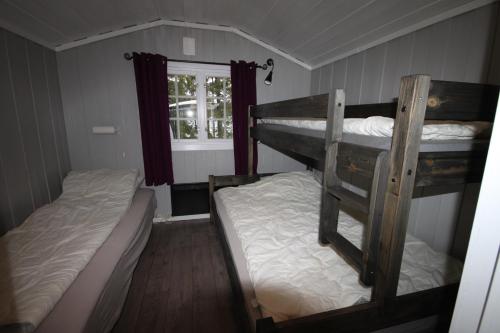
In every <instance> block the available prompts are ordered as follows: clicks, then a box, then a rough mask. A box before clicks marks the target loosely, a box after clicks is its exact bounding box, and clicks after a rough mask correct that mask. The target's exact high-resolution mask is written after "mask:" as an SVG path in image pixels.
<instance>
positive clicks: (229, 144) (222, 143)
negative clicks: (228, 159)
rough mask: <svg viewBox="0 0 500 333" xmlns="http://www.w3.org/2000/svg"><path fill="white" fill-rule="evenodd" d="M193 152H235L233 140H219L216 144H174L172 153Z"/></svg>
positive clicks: (181, 142)
mask: <svg viewBox="0 0 500 333" xmlns="http://www.w3.org/2000/svg"><path fill="white" fill-rule="evenodd" d="M192 150H233V140H217V141H216V142H199V141H195V142H186V141H177V142H175V141H173V142H172V151H192Z"/></svg>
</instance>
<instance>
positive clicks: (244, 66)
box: [231, 61, 257, 175]
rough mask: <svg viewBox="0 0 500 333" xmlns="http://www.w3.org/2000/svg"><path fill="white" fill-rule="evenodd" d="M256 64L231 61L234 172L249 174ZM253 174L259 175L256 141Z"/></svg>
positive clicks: (255, 142)
mask: <svg viewBox="0 0 500 333" xmlns="http://www.w3.org/2000/svg"><path fill="white" fill-rule="evenodd" d="M256 68H257V67H256V64H255V63H254V62H251V63H246V62H244V61H239V62H236V61H231V86H232V102H233V146H234V172H235V174H236V175H246V174H248V106H249V105H255V104H256V103H257V88H256V83H255V74H256ZM254 147H255V149H254V151H253V172H254V174H255V173H257V141H256V140H254Z"/></svg>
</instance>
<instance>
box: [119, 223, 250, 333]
mask: <svg viewBox="0 0 500 333" xmlns="http://www.w3.org/2000/svg"><path fill="white" fill-rule="evenodd" d="M235 308H236V307H235V305H234V300H233V294H232V291H231V285H230V282H229V276H228V273H227V269H226V265H225V262H224V256H223V252H222V248H221V244H220V242H219V240H218V239H217V234H216V231H215V227H214V226H213V225H212V224H210V223H209V222H208V221H206V220H203V221H200V220H197V221H182V222H176V223H172V224H165V223H161V224H154V225H153V231H152V233H151V237H150V239H149V242H148V244H147V246H146V248H145V250H144V252H143V253H142V255H141V258H140V260H139V263H138V265H137V268H136V270H135V272H134V276H133V279H132V284H131V286H130V290H129V293H128V296H127V300H126V303H125V306H124V309H123V311H122V314H121V317H120V319H119V320H118V322H117V324H116V326H115V328H114V329H113V333H121V332H148V333H153V332H176V333H191V332H193V333H195V332H220V333H224V332H231V333H232V332H239V331H241V330H240V329H239V324H238V320H237V315H236V313H235V310H234V309H235Z"/></svg>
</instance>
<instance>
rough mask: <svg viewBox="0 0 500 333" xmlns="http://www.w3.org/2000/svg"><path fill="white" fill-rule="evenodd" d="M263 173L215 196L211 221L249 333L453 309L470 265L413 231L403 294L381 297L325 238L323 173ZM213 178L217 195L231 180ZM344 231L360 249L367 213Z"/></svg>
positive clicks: (342, 325)
mask: <svg viewBox="0 0 500 333" xmlns="http://www.w3.org/2000/svg"><path fill="white" fill-rule="evenodd" d="M257 180H258V176H253V177H252V178H251V179H249V178H247V179H246V182H248V183H252V184H249V185H246V186H240V187H237V188H236V187H228V188H224V189H222V190H220V191H217V192H215V193H213V197H212V200H213V202H212V204H213V211H212V213H213V214H212V216H213V220H214V221H215V223H216V224H217V227H218V230H219V232H220V235H221V236H222V237H223V241H225V245H226V250H227V251H226V259H227V261H228V266H229V267H230V268H229V269H230V270H231V271H232V272H230V273H231V274H230V275H231V276H232V280H233V281H232V282H233V289H235V290H236V291H237V294H238V295H239V298H240V301H241V302H242V303H243V304H244V310H242V312H244V313H245V314H246V315H247V316H248V319H249V327H250V330H252V331H257V332H308V331H314V332H333V331H335V332H337V331H339V332H343V331H346V332H347V331H370V330H375V329H378V328H383V327H387V326H392V325H397V324H400V323H402V322H405V321H409V320H414V319H418V318H422V317H425V316H430V315H432V314H435V313H437V312H439V311H441V310H445V312H446V309H450V308H451V305H452V300H453V297H448V296H449V295H450V294H453V293H454V292H456V284H457V283H458V281H459V280H460V274H461V269H462V264H461V263H460V262H459V261H458V260H456V259H454V258H452V257H450V256H447V255H445V254H443V253H439V252H436V251H434V250H433V249H432V248H430V247H429V246H428V245H427V244H426V243H425V242H423V241H421V240H419V239H417V238H415V237H412V236H411V235H407V237H406V244H405V249H404V256H403V257H404V259H403V265H402V268H401V274H400V279H399V285H398V297H396V298H394V299H390V300H385V301H384V302H385V304H381V303H377V302H373V301H371V299H372V297H371V292H372V290H371V288H370V287H367V286H364V285H362V284H361V283H360V282H359V281H358V274H357V273H356V270H355V269H354V268H353V267H351V266H350V265H349V264H347V263H346V261H345V260H344V259H343V258H342V257H341V256H340V255H339V254H337V252H335V251H332V249H331V248H330V247H324V246H321V245H319V243H318V238H317V235H318V225H319V223H318V222H319V212H320V202H321V200H320V198H321V180H320V179H317V177H316V178H315V177H314V175H313V173H312V172H309V171H306V172H294V173H287V174H277V175H274V176H271V177H265V178H262V179H261V180H260V181H257ZM210 181H211V189H212V192H213V191H214V190H216V189H217V188H219V187H225V186H227V185H230V182H228V181H227V179H224V178H219V177H211V179H210ZM243 182H244V181H243ZM241 183H242V181H241V180H240V181H236V182H235V183H234V184H235V185H236V184H237V185H241ZM339 231H340V232H341V233H342V234H343V235H344V236H345V237H346V238H347V239H348V240H349V241H351V242H352V243H353V244H355V245H356V246H357V247H358V248H359V247H360V246H361V241H362V235H363V219H362V217H360V216H356V215H354V214H353V213H352V212H343V211H341V212H340V216H339ZM415 298H417V299H418V300H419V301H418V302H415ZM401 307H405V308H406V310H403V309H401ZM391 309H392V310H391ZM396 310H397V311H396ZM401 310H402V311H401ZM354 314H355V315H354ZM360 315H361V316H365V317H364V318H365V320H362V321H360V320H359V319H360V317H359V316H360ZM332 328H335V330H332Z"/></svg>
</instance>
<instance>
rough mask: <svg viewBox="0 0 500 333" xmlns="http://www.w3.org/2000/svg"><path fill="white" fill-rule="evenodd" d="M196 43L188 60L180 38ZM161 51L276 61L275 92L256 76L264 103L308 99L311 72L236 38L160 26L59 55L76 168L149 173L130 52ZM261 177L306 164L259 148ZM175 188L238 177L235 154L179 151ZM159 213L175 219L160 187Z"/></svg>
mask: <svg viewBox="0 0 500 333" xmlns="http://www.w3.org/2000/svg"><path fill="white" fill-rule="evenodd" d="M184 36H186V37H193V38H195V40H196V55H195V56H184V55H183V54H182V37H184ZM133 51H138V52H153V53H161V54H164V55H165V56H167V57H169V58H175V59H189V60H199V61H216V62H229V61H230V60H232V59H234V60H238V59H243V60H253V61H257V62H258V63H260V64H262V63H263V62H264V61H265V60H266V59H267V58H273V59H274V61H275V64H276V66H275V67H276V68H275V71H274V76H273V84H272V86H266V85H265V84H264V83H263V81H264V78H265V76H266V75H267V72H264V71H261V70H259V71H258V72H257V98H258V102H259V103H264V102H271V101H276V100H281V99H287V98H293V97H301V96H306V95H308V94H309V90H310V87H311V83H310V75H311V74H310V71H308V70H306V69H304V68H302V67H300V66H298V65H296V64H294V63H292V62H290V61H288V60H286V59H284V58H282V57H280V56H278V55H277V54H275V53H273V52H271V51H269V50H267V49H265V48H263V47H261V46H258V45H256V44H254V43H252V42H250V41H248V40H246V39H244V38H241V37H239V36H238V35H235V34H233V33H229V32H222V31H208V30H200V29H190V28H180V27H156V28H152V29H147V30H142V31H137V32H134V33H130V34H127V35H123V36H119V37H116V38H113V39H108V40H105V41H100V42H96V43H93V44H88V45H84V46H81V47H78V48H74V49H71V50H67V51H63V52H60V53H58V54H57V58H58V59H57V60H58V69H59V76H60V83H61V95H62V101H63V106H64V116H65V117H64V118H65V121H66V129H67V135H68V145H69V152H70V158H71V165H72V167H73V168H74V169H89V168H102V167H111V168H138V169H140V170H143V162H142V147H141V138H140V126H139V115H138V107H137V95H136V87H135V78H134V69H133V64H132V62H130V61H125V60H124V59H123V53H124V52H133ZM103 125H114V126H117V127H119V128H120V131H119V133H118V134H117V135H108V136H106V135H92V133H91V128H92V126H103ZM259 152H260V156H259V161H260V163H259V171H261V172H272V171H288V170H296V169H304V166H302V165H301V164H298V163H296V162H295V161H293V160H291V159H289V158H287V157H285V156H282V155H281V154H279V153H277V152H275V151H273V150H271V149H266V148H263V147H261V146H260V145H259ZM173 167H174V178H175V182H176V183H191V182H206V181H207V179H208V175H209V174H218V175H221V174H232V173H234V161H233V151H232V150H222V151H185V152H182V151H174V152H173ZM155 191H156V194H157V199H158V212H159V213H160V214H162V215H166V216H168V215H170V212H171V208H170V197H169V195H170V189H169V187H167V186H160V187H156V188H155Z"/></svg>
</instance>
